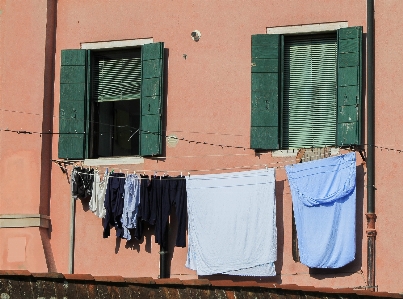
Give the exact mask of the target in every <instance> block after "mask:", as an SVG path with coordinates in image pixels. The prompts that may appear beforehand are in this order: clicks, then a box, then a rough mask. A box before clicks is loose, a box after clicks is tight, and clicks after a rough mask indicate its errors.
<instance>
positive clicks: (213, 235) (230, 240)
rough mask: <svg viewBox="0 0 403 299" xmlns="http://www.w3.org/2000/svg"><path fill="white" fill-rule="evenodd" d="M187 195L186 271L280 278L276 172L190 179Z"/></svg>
mask: <svg viewBox="0 0 403 299" xmlns="http://www.w3.org/2000/svg"><path fill="white" fill-rule="evenodd" d="M186 190H187V196H188V234H189V246H188V255H187V261H186V267H188V268H190V269H193V270H196V271H197V274H198V275H211V274H216V273H223V274H232V275H247V276H274V275H276V273H275V267H274V262H275V261H276V259H277V229H276V205H275V171H274V169H266V170H253V171H243V172H235V173H225V174H211V175H195V176H190V177H189V178H187V182H186Z"/></svg>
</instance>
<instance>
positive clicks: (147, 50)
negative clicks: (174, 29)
mask: <svg viewBox="0 0 403 299" xmlns="http://www.w3.org/2000/svg"><path fill="white" fill-rule="evenodd" d="M141 68H142V71H141V75H142V76H141V132H140V155H142V156H154V155H160V154H162V137H163V134H162V115H163V82H164V77H163V74H164V43H153V44H146V45H144V46H143V47H142V49H141Z"/></svg>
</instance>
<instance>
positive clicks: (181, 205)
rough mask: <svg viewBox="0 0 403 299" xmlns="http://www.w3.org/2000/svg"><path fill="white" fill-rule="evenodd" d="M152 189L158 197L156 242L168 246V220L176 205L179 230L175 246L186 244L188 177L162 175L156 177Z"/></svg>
mask: <svg viewBox="0 0 403 299" xmlns="http://www.w3.org/2000/svg"><path fill="white" fill-rule="evenodd" d="M151 189H152V190H153V191H155V192H152V193H153V195H154V196H155V197H156V203H157V204H156V206H157V218H156V223H155V242H157V243H158V244H160V245H162V247H163V248H168V221H169V214H170V212H171V207H175V211H176V218H177V221H178V230H177V234H176V242H175V246H178V247H185V246H186V214H187V208H186V206H187V205H186V202H187V197H186V179H185V177H162V178H161V179H158V178H157V179H154V180H153V182H152V186H151Z"/></svg>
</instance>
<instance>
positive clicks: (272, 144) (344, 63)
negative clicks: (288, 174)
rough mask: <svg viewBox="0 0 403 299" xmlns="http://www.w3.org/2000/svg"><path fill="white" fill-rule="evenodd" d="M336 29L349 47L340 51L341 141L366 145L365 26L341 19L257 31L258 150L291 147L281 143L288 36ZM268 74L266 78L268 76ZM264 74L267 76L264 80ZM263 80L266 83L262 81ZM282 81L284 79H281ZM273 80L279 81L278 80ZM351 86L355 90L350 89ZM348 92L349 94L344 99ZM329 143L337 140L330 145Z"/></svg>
mask: <svg viewBox="0 0 403 299" xmlns="http://www.w3.org/2000/svg"><path fill="white" fill-rule="evenodd" d="M334 31H337V47H338V49H341V48H343V49H347V50H345V52H344V50H343V51H340V50H338V55H337V74H336V75H337V81H338V83H337V123H336V126H337V132H336V144H335V145H336V146H349V145H360V144H361V142H362V139H361V136H362V132H361V131H362V128H361V122H362V119H363V117H362V116H363V115H362V113H363V109H362V94H363V92H362V88H363V79H362V64H363V62H362V52H363V49H362V48H363V43H362V27H361V26H358V27H348V23H347V22H336V23H323V24H308V25H298V26H284V27H272V28H267V30H266V32H267V33H269V34H258V35H252V51H251V54H252V64H251V66H252V78H251V79H252V82H251V83H252V84H251V86H252V90H251V96H252V98H251V105H252V107H251V112H252V114H251V116H252V119H251V143H250V145H251V146H250V147H251V148H252V149H255V150H274V151H276V150H282V151H286V150H290V149H287V148H284V147H282V144H280V143H281V142H282V140H281V135H280V134H281V132H280V130H281V127H282V123H281V118H282V111H281V107H282V93H283V90H284V86H283V73H282V69H283V63H284V57H283V55H284V54H283V50H282V47H283V41H284V38H283V36H284V35H298V34H300V35H307V34H323V33H328V32H334ZM354 35H355V36H354ZM349 42H350V43H351V45H352V46H351V45H350V44H349ZM276 44H277V46H276ZM267 51H269V52H267ZM270 51H271V52H270ZM273 51H274V52H273ZM350 52H353V53H350ZM350 56H355V58H354V59H355V60H354V61H353V64H348V63H351V61H352V60H351V59H350V58H351V57H350ZM276 61H277V62H276ZM354 63H355V64H354ZM349 66H352V67H351V68H350V69H353V72H350V73H349V74H347V73H348V72H349V68H348V67H349ZM341 70H343V72H341ZM354 72H355V73H356V75H357V76H356V78H353V80H352V81H354V82H355V83H354V84H355V85H354V84H353V86H350V85H351V84H350V82H349V81H347V79H346V78H347V77H348V76H350V77H349V78H350V79H351V78H352V77H351V73H354ZM265 74H266V78H264V75H265ZM353 75H354V74H353ZM270 76H271V77H270ZM259 77H261V78H262V79H261V80H260V79H259ZM273 78H274V79H273ZM259 80H260V81H261V82H258V81H259ZM273 80H274V81H273ZM276 80H278V82H277V81H276ZM339 81H340V82H341V81H343V82H344V84H346V85H347V86H342V85H340V84H341V83H340V82H339ZM270 82H271V83H270ZM273 82H274V84H276V85H272V84H273ZM276 82H277V83H276ZM346 82H347V83H346ZM265 86H266V87H265ZM267 86H268V87H267ZM350 87H351V88H350ZM265 88H266V89H265ZM348 88H350V90H348ZM269 91H270V92H269ZM349 91H350V94H349V93H348V92H349ZM352 94H353V95H354V97H353V96H352ZM256 95H257V96H256ZM342 97H344V98H343V100H342ZM353 98H354V99H353ZM259 101H260V104H259ZM351 119H352V120H351ZM328 146H331V145H330V144H329V145H328Z"/></svg>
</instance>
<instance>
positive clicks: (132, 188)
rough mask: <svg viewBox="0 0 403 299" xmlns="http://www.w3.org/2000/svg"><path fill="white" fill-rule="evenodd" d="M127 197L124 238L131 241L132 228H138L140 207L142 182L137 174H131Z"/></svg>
mask: <svg viewBox="0 0 403 299" xmlns="http://www.w3.org/2000/svg"><path fill="white" fill-rule="evenodd" d="M124 189H125V195H124V204H123V214H122V226H123V238H124V239H127V240H131V235H130V231H129V229H130V228H135V227H136V220H137V213H138V210H139V205H140V180H139V178H138V177H137V175H135V174H129V175H128V176H127V177H126V182H125V186H124Z"/></svg>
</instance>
